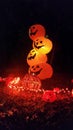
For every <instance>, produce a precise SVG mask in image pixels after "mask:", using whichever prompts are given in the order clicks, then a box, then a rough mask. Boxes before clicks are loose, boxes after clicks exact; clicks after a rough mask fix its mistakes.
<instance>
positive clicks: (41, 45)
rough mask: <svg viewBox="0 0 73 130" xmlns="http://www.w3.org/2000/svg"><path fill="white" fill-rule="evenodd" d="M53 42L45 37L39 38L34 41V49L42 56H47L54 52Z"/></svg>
mask: <svg viewBox="0 0 73 130" xmlns="http://www.w3.org/2000/svg"><path fill="white" fill-rule="evenodd" d="M52 47H53V44H52V41H51V40H49V39H48V38H45V37H37V38H36V39H35V40H34V41H33V48H34V49H36V50H37V51H39V52H40V53H42V54H47V53H49V52H50V51H51V50H52Z"/></svg>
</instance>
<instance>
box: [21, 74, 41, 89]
mask: <svg viewBox="0 0 73 130" xmlns="http://www.w3.org/2000/svg"><path fill="white" fill-rule="evenodd" d="M22 85H23V86H24V88H25V89H27V90H38V89H40V87H41V81H40V79H39V78H38V77H37V76H35V75H30V74H26V75H25V76H24V78H23V80H22Z"/></svg>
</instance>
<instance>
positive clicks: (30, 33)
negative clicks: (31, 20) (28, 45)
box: [29, 30, 38, 36]
mask: <svg viewBox="0 0 73 130" xmlns="http://www.w3.org/2000/svg"><path fill="white" fill-rule="evenodd" d="M37 32H38V30H36V31H35V32H32V30H30V32H29V35H31V36H32V35H35V34H36V33H37Z"/></svg>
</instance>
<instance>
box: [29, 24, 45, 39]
mask: <svg viewBox="0 0 73 130" xmlns="http://www.w3.org/2000/svg"><path fill="white" fill-rule="evenodd" d="M39 36H45V28H44V27H43V26H42V25H40V24H35V25H32V26H31V27H30V28H29V37H30V39H32V40H34V39H35V38H37V37H39Z"/></svg>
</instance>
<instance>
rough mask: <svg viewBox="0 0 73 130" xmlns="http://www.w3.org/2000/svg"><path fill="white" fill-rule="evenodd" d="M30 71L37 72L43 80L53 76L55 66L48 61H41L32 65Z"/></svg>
mask: <svg viewBox="0 0 73 130" xmlns="http://www.w3.org/2000/svg"><path fill="white" fill-rule="evenodd" d="M28 73H30V74H31V73H34V74H36V75H37V76H38V77H39V78H40V79H41V80H44V79H47V78H51V77H52V75H53V68H52V67H51V65H50V64H48V63H41V64H37V65H33V66H30V68H29V70H28Z"/></svg>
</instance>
